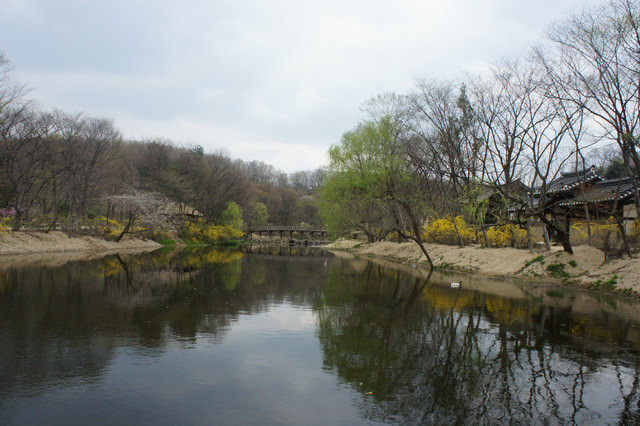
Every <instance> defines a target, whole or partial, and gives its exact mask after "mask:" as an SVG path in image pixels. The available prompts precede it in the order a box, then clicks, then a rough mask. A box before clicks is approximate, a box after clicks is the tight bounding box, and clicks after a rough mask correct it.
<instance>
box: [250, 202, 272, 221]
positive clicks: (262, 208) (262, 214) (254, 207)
mask: <svg viewBox="0 0 640 426" xmlns="http://www.w3.org/2000/svg"><path fill="white" fill-rule="evenodd" d="M268 221H269V209H268V208H267V205H266V204H265V203H263V202H260V201H258V202H254V203H251V205H250V206H249V223H250V224H251V225H265V224H266V223H267V222H268Z"/></svg>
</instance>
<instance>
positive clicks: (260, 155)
mask: <svg viewBox="0 0 640 426" xmlns="http://www.w3.org/2000/svg"><path fill="white" fill-rule="evenodd" d="M603 2H604V1H598V0H589V1H587V0H535V1H532V0H437V1H436V0H394V1H389V0H386V1H378V0H355V1H352V0H322V1H294V0H289V1H287V0H229V1H220V0H181V1H179V2H178V1H165V0H103V1H91V0H55V1H52V0H0V11H1V12H0V51H3V52H4V53H5V55H6V57H7V58H8V59H9V60H10V61H11V62H12V63H13V64H14V66H15V77H16V79H17V80H19V81H20V82H21V83H23V84H26V85H27V86H28V87H29V88H31V93H30V96H31V97H33V98H35V99H36V100H37V101H39V103H40V105H41V107H42V108H43V109H49V108H54V107H55V108H59V109H62V110H63V111H65V112H69V113H79V112H83V113H86V114H87V115H89V116H94V117H108V118H112V119H113V120H114V121H115V124H116V127H117V128H118V129H119V130H121V132H122V133H123V135H124V137H125V138H132V139H133V138H135V139H150V138H161V139H168V140H171V141H173V142H174V143H176V144H178V145H196V144H197V145H202V146H203V147H204V148H205V151H206V152H216V151H223V152H224V153H226V154H227V155H229V156H230V157H232V158H240V159H242V160H245V161H251V160H260V161H264V162H265V163H267V164H271V165H273V166H275V167H276V168H278V169H279V170H282V171H285V172H293V171H297V170H310V169H314V168H316V167H320V166H323V165H325V164H326V152H327V150H328V148H329V146H330V145H331V144H335V143H338V142H339V141H340V136H341V135H342V133H344V132H345V131H347V130H350V129H351V128H353V127H355V126H356V125H357V124H358V122H359V121H360V120H362V119H363V118H365V116H364V114H363V113H362V112H361V111H360V107H361V105H362V104H363V103H364V102H365V101H366V100H367V99H368V98H370V97H372V96H375V95H378V94H381V93H385V92H397V93H405V92H407V91H408V90H409V89H410V88H411V87H412V86H413V84H414V81H415V80H416V79H417V78H456V77H457V76H459V75H460V74H461V73H462V72H471V73H475V72H482V71H483V70H486V68H487V66H488V64H490V63H492V62H495V61H496V60H498V59H500V58H501V57H506V56H519V55H523V54H524V53H525V52H526V51H527V49H528V47H529V46H531V45H532V44H533V43H535V42H537V41H539V40H541V39H542V37H543V35H544V31H545V30H546V29H547V28H548V27H549V25H551V24H552V23H554V22H560V21H562V20H563V19H565V18H566V17H567V16H569V15H570V14H572V13H574V12H577V11H578V10H579V8H582V7H584V5H586V4H599V3H600V4H601V3H603Z"/></svg>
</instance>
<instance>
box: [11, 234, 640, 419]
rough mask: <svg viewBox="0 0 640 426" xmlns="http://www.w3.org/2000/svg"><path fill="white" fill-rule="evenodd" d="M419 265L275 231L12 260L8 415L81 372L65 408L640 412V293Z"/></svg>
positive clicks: (275, 412)
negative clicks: (251, 240)
mask: <svg viewBox="0 0 640 426" xmlns="http://www.w3.org/2000/svg"><path fill="white" fill-rule="evenodd" d="M410 272H411V273H408V272H407V271H402V270H400V269H398V268H395V267H388V266H383V265H380V264H375V263H371V262H369V261H368V260H363V259H354V258H350V257H348V256H346V255H345V256H330V255H329V254H328V253H326V252H323V251H322V250H320V249H317V248H310V247H280V246H271V247H251V248H247V249H244V250H243V251H238V250H230V251H220V250H212V249H206V250H187V251H183V252H181V253H174V252H170V251H159V252H154V253H151V254H147V255H144V256H126V255H111V256H107V257H105V258H104V259H101V260H99V261H91V262H71V263H68V264H66V265H65V266H64V267H59V266H46V265H32V266H30V267H24V266H15V267H12V266H7V265H5V266H2V267H0V341H2V342H3V343H2V344H1V345H0V418H2V417H3V414H11V413H14V414H15V413H18V414H16V416H18V418H21V417H19V415H21V414H23V413H26V412H29V410H30V409H31V408H32V406H33V405H34V404H36V402H35V401H40V400H49V399H54V400H55V399H56V398H63V396H65V395H66V394H67V393H68V392H71V391H70V389H76V387H82V389H83V391H82V392H83V393H82V394H80V396H79V395H78V394H77V393H74V394H73V398H72V399H71V400H72V401H74V402H73V404H76V405H73V406H70V407H66V408H65V410H66V412H68V414H65V415H66V416H69V417H60V419H65V420H68V419H69V418H71V419H73V418H76V419H77V417H74V416H78V415H79V414H81V413H84V412H85V411H86V410H87V408H86V407H87V405H91V404H90V402H92V401H93V400H90V399H89V398H90V397H91V398H94V399H95V400H99V401H103V402H104V401H106V402H104V404H105V407H106V408H105V410H108V407H110V406H112V407H113V406H118V407H121V408H122V406H127V407H128V408H126V409H124V408H123V410H125V411H124V415H126V416H128V418H131V419H138V420H140V421H150V419H152V420H158V419H163V418H165V419H174V420H176V421H180V420H185V419H188V420H190V422H192V423H210V422H211V421H218V422H223V423H224V422H229V421H231V419H233V420H234V421H235V422H241V423H247V422H249V423H251V422H254V423H256V424H265V423H267V424H268V423H275V424H283V423H284V424H295V423H300V422H301V421H303V422H304V423H308V424H321V423H323V422H324V423H326V422H331V423H358V422H362V423H371V422H382V423H402V424H445V423H446V424H448V423H460V424H478V423H480V424H482V423H485V424H489V423H490V424H495V423H497V424H502V423H527V424H529V423H534V424H535V423H549V424H603V423H606V424H612V423H621V424H636V423H638V422H639V421H640V415H639V409H638V406H639V404H640V397H639V395H638V386H639V385H640V375H639V374H638V372H639V371H640V368H639V367H640V365H639V358H638V355H639V352H638V350H639V349H640V332H639V330H640V322H639V318H640V310H639V307H638V306H637V303H628V302H626V301H625V300H623V299H619V298H615V297H609V296H607V297H604V296H601V295H594V294H589V293H585V292H574V291H571V290H569V289H564V288H560V289H558V288H549V287H536V286H531V285H517V284H513V283H509V282H504V281H502V282H496V281H487V280H482V279H478V278H473V277H465V278H464V281H463V285H462V286H461V287H460V288H451V287H450V286H448V285H447V283H448V282H449V281H452V280H454V279H455V280H457V278H456V277H443V276H440V275H437V274H434V276H429V275H428V274H426V273H424V272H421V271H418V270H415V269H411V268H410ZM318 341H319V342H320V346H319V347H318V343H317V342H318ZM296 354H302V355H299V356H297V355H296ZM316 358H317V359H318V364H314V360H315V359H316ZM185 359H188V360H189V362H186V363H185V362H184V360H185ZM178 360H179V361H178ZM241 360H242V362H241ZM156 364H157V366H154V365H156ZM159 372H161V374H158V373H159ZM328 378H333V379H334V380H336V382H335V383H334V382H328V381H327V380H328ZM123 383H126V384H127V385H126V386H129V385H131V383H134V385H131V386H133V389H135V392H133V391H132V390H131V389H130V390H128V391H127V392H125V394H124V395H123V396H122V397H121V398H122V399H119V398H118V397H117V396H115V395H117V394H118V393H120V392H121V391H122V388H126V386H125V385H124V384H123ZM87 386H89V389H90V391H89V392H86V393H85V390H86V389H87ZM112 388H115V389H117V390H118V392H113V390H112ZM150 388H151V389H158V390H160V389H164V390H165V393H166V392H169V390H171V389H174V390H176V389H180V390H181V391H180V395H183V394H184V395H190V400H189V403H188V404H187V403H185V401H184V399H180V397H178V396H175V397H174V399H172V400H170V401H173V402H175V404H166V403H165V399H162V398H160V397H154V398H152V397H151V396H150V395H149V393H148V392H149V389H150ZM273 389H277V390H278V392H279V393H278V395H279V396H278V397H275V396H272V395H271V390H273ZM256 391H258V393H259V394H261V395H263V396H262V397H261V400H260V401H258V400H256V399H255V398H254V397H253V396H252V395H253V393H254V392H256ZM266 394H269V396H266ZM136 395H137V396H136ZM230 395H234V397H233V398H230V397H229V396H230ZM39 398H40V399H39ZM65 398H66V396H65ZM124 398H127V400H126V401H125V399H124ZM136 398H142V399H140V400H136ZM163 398H166V396H165V397H163ZM16 401H18V402H16ZM267 401H268V403H267ZM291 401H298V402H299V403H297V404H293V403H291ZM354 401H355V402H354ZM178 402H179V403H178ZM109 404H111V405H109ZM252 404H258V405H260V409H259V408H258V406H254V405H252ZM36 405H37V404H36ZM54 405H55V404H54ZM138 405H139V406H140V407H142V406H145V407H149V406H153V407H154V412H153V413H150V412H148V411H144V412H143V411H140V410H142V408H139V407H138ZM213 405H215V406H216V409H215V410H214V411H215V412H216V414H215V415H214V414H213V411H212V410H211V409H210V408H207V407H211V406H213ZM20 407H22V408H20ZM180 407H184V408H180ZM276 407H277V409H276ZM325 407H333V409H332V410H329V409H326V408H325ZM340 407H341V408H340ZM349 407H354V408H353V410H354V413H355V414H354V415H355V416H356V417H352V415H351V414H349ZM41 410H42V412H43V418H45V419H46V418H47V415H50V414H51V412H50V410H51V408H46V409H44V408H42V409H41ZM47 410H49V411H47ZM147 410H148V409H147ZM36 411H37V410H36ZM85 414H86V413H85ZM163 416H164V417H163ZM167 416H168V417H167ZM215 416H218V417H215ZM220 416H222V417H220ZM249 416H251V417H249ZM329 416H331V417H329ZM357 416H359V417H360V418H359V419H358V417H357ZM105 418H106V417H105ZM40 420H42V418H41V419H40ZM76 421H77V420H76ZM166 421H167V420H163V422H166ZM105 422H106V420H105Z"/></svg>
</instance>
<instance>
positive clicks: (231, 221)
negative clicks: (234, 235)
mask: <svg viewBox="0 0 640 426" xmlns="http://www.w3.org/2000/svg"><path fill="white" fill-rule="evenodd" d="M220 224H221V225H225V226H230V227H232V228H234V229H242V227H243V226H244V222H243V220H242V208H240V206H239V205H238V203H236V202H235V201H230V202H229V203H227V208H226V209H225V210H224V211H223V212H222V214H221V215H220Z"/></svg>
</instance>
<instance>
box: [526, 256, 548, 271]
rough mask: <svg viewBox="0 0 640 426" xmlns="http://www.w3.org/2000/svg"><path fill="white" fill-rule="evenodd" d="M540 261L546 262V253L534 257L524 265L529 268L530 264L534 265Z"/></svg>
mask: <svg viewBox="0 0 640 426" xmlns="http://www.w3.org/2000/svg"><path fill="white" fill-rule="evenodd" d="M538 262H540V263H544V255H542V254H541V255H540V256H538V257H534V258H533V259H531V260H528V261H526V262H525V264H524V267H525V268H528V267H529V266H531V265H533V264H534V263H538Z"/></svg>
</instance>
